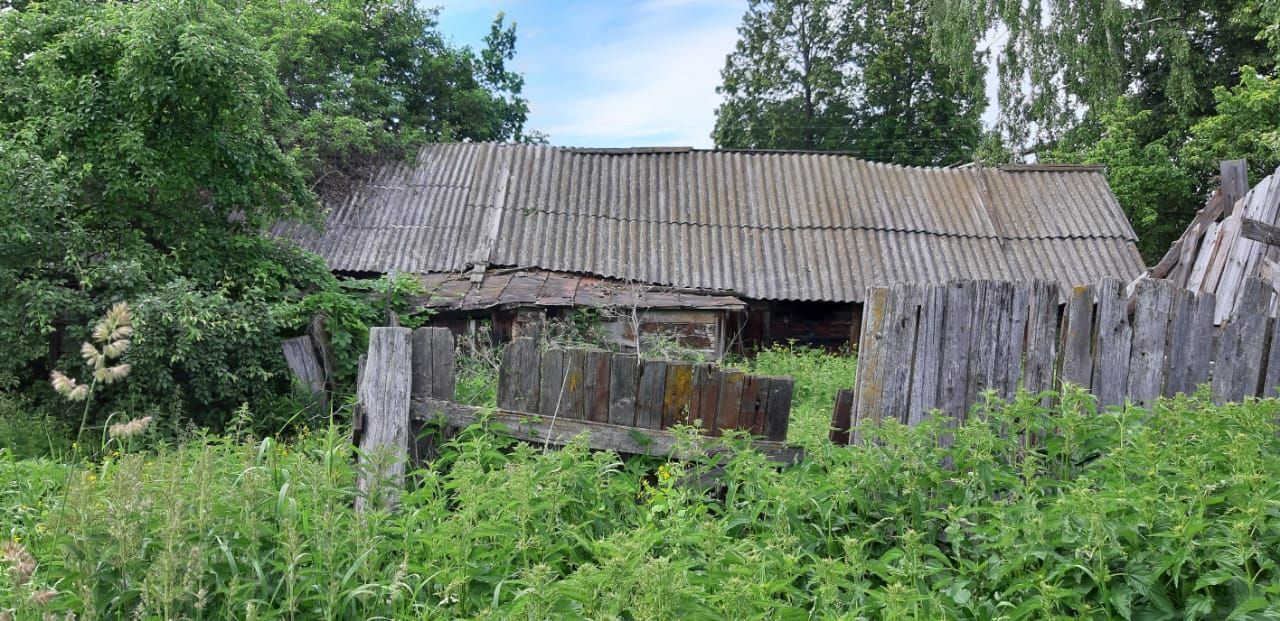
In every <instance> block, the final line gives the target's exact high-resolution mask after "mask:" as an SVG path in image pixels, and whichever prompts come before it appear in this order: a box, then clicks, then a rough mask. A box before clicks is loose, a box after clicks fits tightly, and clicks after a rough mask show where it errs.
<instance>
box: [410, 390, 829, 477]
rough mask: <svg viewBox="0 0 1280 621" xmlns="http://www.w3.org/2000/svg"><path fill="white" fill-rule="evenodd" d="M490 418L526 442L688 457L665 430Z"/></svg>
mask: <svg viewBox="0 0 1280 621" xmlns="http://www.w3.org/2000/svg"><path fill="white" fill-rule="evenodd" d="M409 411H410V418H412V419H414V420H424V421H425V420H431V419H433V418H435V417H436V416H443V417H444V419H445V421H446V422H447V423H448V425H449V426H451V427H466V426H468V425H471V424H472V423H475V422H476V421H478V420H480V419H481V418H482V417H484V416H485V414H484V409H483V408H478V407H473V406H469V405H462V404H458V403H452V402H449V401H441V400H439V399H415V400H414V401H413V402H412V404H411V405H410V409H409ZM488 418H489V420H491V421H493V422H498V423H502V424H503V425H504V426H506V428H507V430H508V431H509V432H510V434H511V437H513V438H515V439H517V440H523V441H525V442H536V443H538V444H555V445H565V444H568V443H569V442H570V441H572V440H573V439H574V438H576V437H577V436H578V435H580V434H582V433H586V434H587V436H588V440H587V443H588V445H589V446H590V447H591V448H593V449H597V450H609V451H617V452H619V453H627V454H632V455H671V456H673V457H675V458H677V459H681V458H684V457H685V456H683V455H680V454H677V453H675V448H676V435H675V434H673V433H671V432H669V431H665V430H657V429H639V428H636V427H624V426H620V425H610V424H609V423H600V422H595V421H589V420H572V419H567V418H563V417H561V418H556V419H554V420H553V419H552V418H550V417H547V416H540V415H537V414H526V413H523V412H511V411H507V410H493V411H492V412H491V413H489V414H488ZM751 446H752V447H754V448H755V449H756V450H757V451H760V453H762V454H763V455H764V456H765V457H767V458H769V459H770V460H773V461H776V462H781V463H784V464H794V463H797V462H799V461H800V460H801V459H803V458H804V449H801V448H799V447H794V446H787V445H786V444H784V443H782V442H771V441H768V440H757V441H755V442H752V443H751Z"/></svg>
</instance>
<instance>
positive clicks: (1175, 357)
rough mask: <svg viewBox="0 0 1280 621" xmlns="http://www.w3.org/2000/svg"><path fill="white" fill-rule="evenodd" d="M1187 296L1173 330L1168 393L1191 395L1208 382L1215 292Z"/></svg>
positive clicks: (1188, 294)
mask: <svg viewBox="0 0 1280 621" xmlns="http://www.w3.org/2000/svg"><path fill="white" fill-rule="evenodd" d="M1186 295H1187V296H1188V297H1187V298H1185V300H1184V302H1183V304H1184V305H1183V306H1182V307H1181V309H1180V310H1179V311H1178V314H1175V316H1174V317H1173V324H1174V325H1173V327H1172V328H1171V329H1170V345H1169V354H1170V361H1169V379H1168V380H1167V381H1166V382H1165V389H1164V394H1165V396H1173V395H1175V394H1177V393H1184V394H1191V393H1193V392H1195V391H1196V388H1198V387H1199V386H1200V384H1203V383H1205V382H1208V381H1209V361H1210V360H1212V358H1213V336H1214V327H1213V308H1214V298H1213V294H1211V293H1201V294H1199V295H1195V294H1191V293H1187V294H1186Z"/></svg>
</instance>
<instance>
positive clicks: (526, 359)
mask: <svg viewBox="0 0 1280 621" xmlns="http://www.w3.org/2000/svg"><path fill="white" fill-rule="evenodd" d="M540 362H541V354H540V353H539V352H538V342H537V341H535V340H533V339H532V338H530V337H527V336H526V337H519V338H515V339H512V340H511V342H510V343H508V344H507V346H506V347H505V348H504V349H503V350H502V365H501V366H500V367H499V368H498V407H500V408H502V409H504V410H512V411H515V412H537V411H538V399H539V397H538V384H539V377H540V375H539V372H540V369H541V364H540Z"/></svg>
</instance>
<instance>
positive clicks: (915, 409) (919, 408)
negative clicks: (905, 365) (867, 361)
mask: <svg viewBox="0 0 1280 621" xmlns="http://www.w3.org/2000/svg"><path fill="white" fill-rule="evenodd" d="M946 304H947V288H946V287H943V286H932V287H925V288H924V290H923V299H922V300H921V303H920V318H919V320H918V321H917V324H916V345H915V352H914V353H913V358H914V359H915V364H914V366H913V368H912V370H911V401H910V404H909V405H908V409H907V420H906V422H907V424H908V425H918V424H920V421H922V420H924V417H925V415H926V414H928V413H929V412H931V411H933V409H934V408H937V407H938V404H939V397H940V395H941V392H942V349H943V335H944V332H943V325H942V324H943V321H944V320H945V319H946V308H947V307H946ZM844 392H845V391H841V393H840V395H843V393H844ZM840 398H841V397H840V396H839V395H838V396H837V398H836V401H837V407H836V411H837V413H838V414H840V410H839V400H840ZM843 414H844V415H845V416H844V418H845V419H844V422H843V424H844V425H845V428H846V429H847V428H848V425H849V422H850V421H849V420H848V416H847V414H848V413H847V412H845V413H843ZM846 435H847V434H846ZM847 443H848V440H847V439H846V441H845V442H843V443H842V444H847Z"/></svg>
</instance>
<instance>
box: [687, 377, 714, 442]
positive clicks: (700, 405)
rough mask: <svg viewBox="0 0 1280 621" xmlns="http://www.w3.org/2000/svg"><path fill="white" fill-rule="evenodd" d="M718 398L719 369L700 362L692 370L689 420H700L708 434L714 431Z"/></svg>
mask: <svg viewBox="0 0 1280 621" xmlns="http://www.w3.org/2000/svg"><path fill="white" fill-rule="evenodd" d="M719 400H720V371H719V370H718V369H717V368H716V367H715V365H710V364H700V365H697V366H696V367H694V370H693V402H692V403H693V405H692V407H691V408H690V412H689V418H690V421H691V422H692V421H701V422H702V429H703V431H704V432H706V433H708V434H713V433H715V427H716V412H717V411H718V410H719Z"/></svg>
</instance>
